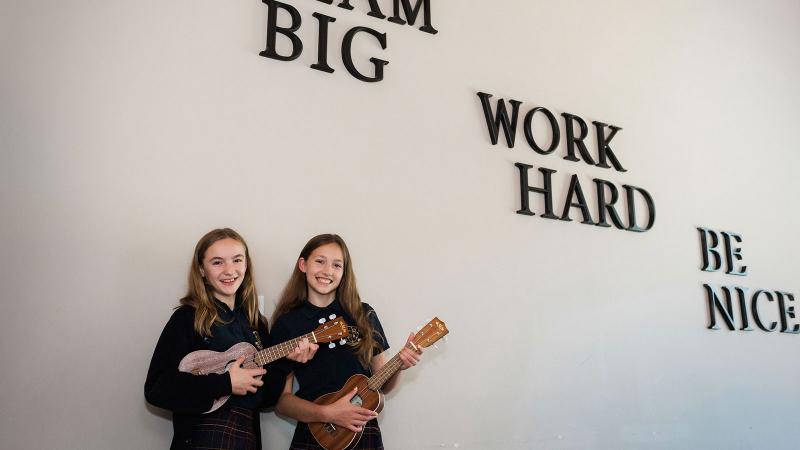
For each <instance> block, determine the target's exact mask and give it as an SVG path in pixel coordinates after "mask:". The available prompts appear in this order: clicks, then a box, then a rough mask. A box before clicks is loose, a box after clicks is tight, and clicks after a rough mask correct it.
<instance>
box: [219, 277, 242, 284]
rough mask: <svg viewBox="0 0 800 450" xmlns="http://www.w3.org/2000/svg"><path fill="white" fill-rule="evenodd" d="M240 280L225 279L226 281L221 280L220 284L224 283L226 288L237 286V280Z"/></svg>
mask: <svg viewBox="0 0 800 450" xmlns="http://www.w3.org/2000/svg"><path fill="white" fill-rule="evenodd" d="M238 279H239V277H236V278H228V279H225V280H219V281H220V283H222V284H223V285H225V286H232V285H233V284H235V283H236V280H238Z"/></svg>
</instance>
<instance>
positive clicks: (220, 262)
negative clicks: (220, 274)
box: [211, 259, 222, 266]
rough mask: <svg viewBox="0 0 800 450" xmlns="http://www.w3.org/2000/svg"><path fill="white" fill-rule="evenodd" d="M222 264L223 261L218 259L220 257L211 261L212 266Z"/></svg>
mask: <svg viewBox="0 0 800 450" xmlns="http://www.w3.org/2000/svg"><path fill="white" fill-rule="evenodd" d="M220 264H222V261H220V260H218V259H215V260H214V261H211V265H212V266H218V265H220Z"/></svg>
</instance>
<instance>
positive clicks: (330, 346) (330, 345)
mask: <svg viewBox="0 0 800 450" xmlns="http://www.w3.org/2000/svg"><path fill="white" fill-rule="evenodd" d="M333 347H336V344H334V343H333V342H331V343H330V344H328V348H333Z"/></svg>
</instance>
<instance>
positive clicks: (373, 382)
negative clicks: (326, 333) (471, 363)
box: [308, 317, 448, 450]
mask: <svg viewBox="0 0 800 450" xmlns="http://www.w3.org/2000/svg"><path fill="white" fill-rule="evenodd" d="M447 333H448V330H447V326H445V324H444V322H442V321H441V320H439V319H438V318H436V317H434V318H433V320H431V321H430V322H428V324H427V325H425V326H424V327H422V329H420V330H419V331H418V332H417V334H416V335H415V336H414V339H412V340H411V342H410V343H408V344H407V347H409V348H411V349H412V350H416V348H415V347H423V348H424V347H429V346H431V345H433V343H434V342H436V341H438V340H439V339H440V338H442V337H443V336H444V335H446V334H447ZM402 365H403V363H402V362H401V361H400V357H399V354H398V355H395V356H394V357H393V358H392V359H390V360H389V361H388V362H387V363H386V364H385V365H384V366H383V367H381V369H380V370H379V371H378V372H377V373H376V374H374V375H372V376H371V377H370V378H367V377H365V376H364V375H361V374H355V375H353V376H352V377H350V378H349V379H348V380H347V382H346V383H345V384H344V387H342V388H341V389H339V390H338V391H336V392H331V393H329V394H325V395H322V396H320V397H319V398H317V399H316V400H314V403H316V404H318V405H330V404H331V403H335V402H336V401H337V400H339V399H340V398H342V397H344V396H345V395H349V394H351V393H352V392H353V390H355V389H357V392H356V394H355V395H354V396H353V398H352V399H351V400H350V403H353V404H355V405H359V406H361V407H363V408H367V409H371V410H373V411H375V412H377V413H380V412H381V410H382V409H383V392H381V387H382V386H383V385H384V383H386V381H388V380H389V378H391V377H392V375H394V374H395V373H396V372H397V371H398V370H400V367H401V366H402ZM308 428H309V429H310V430H311V434H312V435H314V439H316V440H317V442H318V443H319V445H321V446H322V447H323V448H325V450H344V449H350V448H353V447H355V445H356V444H358V441H359V440H360V439H361V435H362V433H363V431H359V432H357V433H356V432H353V431H350V430H348V429H347V428H344V427H340V426H338V425H334V424H332V423H322V422H312V423H309V424H308Z"/></svg>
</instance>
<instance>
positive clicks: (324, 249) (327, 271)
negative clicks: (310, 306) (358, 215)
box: [298, 242, 344, 306]
mask: <svg viewBox="0 0 800 450" xmlns="http://www.w3.org/2000/svg"><path fill="white" fill-rule="evenodd" d="M298 265H299V267H300V271H302V272H303V273H305V274H306V283H307V284H308V297H309V300H310V301H311V303H314V304H317V306H327V304H328V303H330V302H331V301H333V297H334V295H335V294H336V288H338V287H339V283H341V281H342V274H343V273H344V255H343V253H342V249H341V247H339V245H338V244H336V243H334V242H332V243H330V244H325V245H320V246H319V247H317V248H316V249H314V251H312V252H311V254H310V255H309V256H308V259H303V258H300V261H299V262H298Z"/></svg>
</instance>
